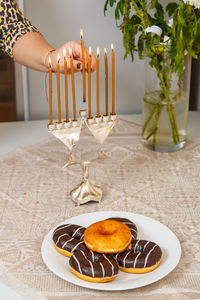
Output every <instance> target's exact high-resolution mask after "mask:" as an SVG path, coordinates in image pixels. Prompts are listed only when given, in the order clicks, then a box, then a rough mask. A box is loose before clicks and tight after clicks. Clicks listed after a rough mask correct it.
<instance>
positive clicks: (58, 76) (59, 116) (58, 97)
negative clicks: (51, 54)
mask: <svg viewBox="0 0 200 300" xmlns="http://www.w3.org/2000/svg"><path fill="white" fill-rule="evenodd" d="M59 63H60V54H59V53H58V56H57V100H58V123H61V122H62V120H61V102H60V65H59Z"/></svg>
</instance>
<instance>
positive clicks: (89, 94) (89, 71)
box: [88, 47, 92, 119]
mask: <svg viewBox="0 0 200 300" xmlns="http://www.w3.org/2000/svg"><path fill="white" fill-rule="evenodd" d="M91 63H92V49H91V47H89V58H88V113H89V116H88V117H89V119H91V118H92V114H91Z"/></svg>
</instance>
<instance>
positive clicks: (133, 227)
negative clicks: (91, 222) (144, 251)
mask: <svg viewBox="0 0 200 300" xmlns="http://www.w3.org/2000/svg"><path fill="white" fill-rule="evenodd" d="M107 220H115V221H119V222H122V223H124V224H125V225H127V226H128V228H129V229H130V231H131V236H132V241H133V240H135V239H136V238H137V227H136V225H135V224H134V223H133V222H132V221H130V220H129V219H126V218H120V217H112V218H109V219H107Z"/></svg>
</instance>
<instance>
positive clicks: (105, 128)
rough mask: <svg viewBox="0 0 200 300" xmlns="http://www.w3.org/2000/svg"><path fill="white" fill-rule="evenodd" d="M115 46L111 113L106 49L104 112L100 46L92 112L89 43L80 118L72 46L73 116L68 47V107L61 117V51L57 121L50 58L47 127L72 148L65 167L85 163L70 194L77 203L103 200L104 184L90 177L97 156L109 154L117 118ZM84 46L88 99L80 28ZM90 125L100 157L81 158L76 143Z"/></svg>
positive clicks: (58, 71)
mask: <svg viewBox="0 0 200 300" xmlns="http://www.w3.org/2000/svg"><path fill="white" fill-rule="evenodd" d="M111 49H112V113H111V114H109V113H108V59H107V51H106V49H104V62H105V114H104V115H100V108H99V106H100V105H99V61H100V60H99V55H100V51H99V48H98V49H97V59H96V95H97V97H96V101H97V114H96V116H94V117H93V116H92V113H91V61H92V50H91V47H89V56H88V68H87V73H88V116H87V111H86V110H85V109H82V110H80V112H79V113H80V117H81V118H80V120H77V118H76V98H75V80H74V69H73V55H72V49H71V48H70V49H69V58H70V59H69V63H70V70H71V84H72V98H73V120H69V113H68V79H67V77H68V75H67V63H68V62H67V59H66V57H67V56H66V50H65V49H64V51H63V61H64V70H65V72H64V73H65V77H64V78H65V108H66V120H65V121H62V120H61V95H60V94H61V93H60V66H59V63H60V54H58V58H57V72H56V78H57V103H58V122H53V117H52V69H51V60H50V59H49V116H50V118H49V124H48V130H49V132H50V133H51V134H53V135H54V136H55V137H56V138H58V139H59V140H60V141H62V142H63V143H64V144H65V145H66V146H67V147H68V149H69V152H70V154H69V158H68V161H67V162H66V163H65V165H64V166H63V168H65V167H69V166H70V165H72V164H80V166H81V167H82V172H83V176H82V181H81V183H80V184H79V185H78V186H76V187H75V188H74V189H73V190H72V191H71V192H70V195H71V198H72V200H73V201H74V202H75V203H76V205H80V204H84V203H86V202H89V201H96V202H100V201H101V199H102V189H101V187H99V186H97V185H94V184H92V183H91V182H90V180H89V166H90V164H91V163H92V162H93V161H94V160H95V159H101V158H106V157H107V155H106V153H105V151H104V149H103V144H104V141H105V139H106V138H107V136H108V135H109V133H110V132H111V130H112V128H113V126H114V125H115V121H116V113H115V53H114V47H113V44H112V45H111ZM81 50H82V60H83V63H82V65H83V72H82V76H83V101H84V102H85V101H86V88H85V84H86V78H85V58H84V41H83V31H82V30H81ZM83 126H87V128H88V129H89V130H90V132H91V133H92V135H93V137H94V138H95V139H96V141H97V142H98V143H99V145H100V150H99V154H98V156H97V158H95V159H93V160H86V161H78V160H77V159H76V158H75V156H74V151H73V149H74V147H75V146H76V144H77V143H78V141H79V138H80V133H81V128H82V127H83Z"/></svg>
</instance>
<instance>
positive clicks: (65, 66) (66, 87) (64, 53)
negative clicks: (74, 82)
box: [63, 48, 69, 122]
mask: <svg viewBox="0 0 200 300" xmlns="http://www.w3.org/2000/svg"><path fill="white" fill-rule="evenodd" d="M63 57H64V71H65V112H66V122H69V108H68V79H67V60H66V50H65V48H64V49H63Z"/></svg>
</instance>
